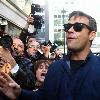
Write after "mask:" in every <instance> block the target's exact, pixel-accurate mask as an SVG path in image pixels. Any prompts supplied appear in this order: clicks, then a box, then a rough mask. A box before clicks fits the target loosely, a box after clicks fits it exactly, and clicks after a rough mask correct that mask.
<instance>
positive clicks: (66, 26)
mask: <svg viewBox="0 0 100 100" xmlns="http://www.w3.org/2000/svg"><path fill="white" fill-rule="evenodd" d="M63 26H64V31H65V32H67V31H68V30H69V29H70V28H71V27H72V26H73V29H74V30H75V31H76V32H81V31H82V29H83V28H85V27H86V28H88V29H89V30H91V31H92V29H91V28H90V27H89V26H88V25H86V24H84V23H74V24H71V23H68V24H64V25H63Z"/></svg>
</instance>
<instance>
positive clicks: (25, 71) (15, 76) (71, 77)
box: [0, 11, 100, 100]
mask: <svg viewBox="0 0 100 100" xmlns="http://www.w3.org/2000/svg"><path fill="white" fill-rule="evenodd" d="M32 21H33V19H32V18H28V25H29V24H30V23H31V22H32ZM28 25H26V26H28ZM64 31H65V32H66V44H67V50H68V53H67V55H65V56H62V55H61V52H60V50H59V49H58V48H56V49H55V50H54V51H53V52H51V42H50V41H48V42H44V43H41V44H40V43H39V42H38V41H37V39H36V38H35V37H33V36H31V35H29V36H28V37H27V34H28V32H27V28H26V29H23V30H22V33H21V35H20V37H19V38H13V39H12V42H11V43H10V44H12V45H11V48H10V49H9V48H8V47H5V46H4V45H2V44H1V46H0V91H1V92H0V100H9V99H10V100H100V57H99V56H97V55H94V54H93V53H92V52H91V45H92V41H93V40H94V38H95V37H96V31H97V23H96V20H95V19H94V18H92V17H91V16H90V15H88V14H86V13H84V12H82V11H73V12H72V13H70V14H69V19H68V23H67V24H64ZM1 38H2V37H1ZM5 63H6V65H5ZM7 64H8V65H9V67H5V66H7ZM5 68H6V69H5ZM6 70H7V71H6Z"/></svg>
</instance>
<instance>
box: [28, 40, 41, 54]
mask: <svg viewBox="0 0 100 100" xmlns="http://www.w3.org/2000/svg"><path fill="white" fill-rule="evenodd" d="M39 49H40V44H39V43H38V42H37V41H32V42H31V43H30V44H28V49H27V52H28V54H29V55H35V54H36V52H37V51H38V50H39Z"/></svg>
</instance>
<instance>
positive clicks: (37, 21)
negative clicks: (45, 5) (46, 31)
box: [31, 4, 44, 29]
mask: <svg viewBox="0 0 100 100" xmlns="http://www.w3.org/2000/svg"><path fill="white" fill-rule="evenodd" d="M41 11H42V8H40V5H38V4H32V5H31V14H32V17H33V18H34V22H33V25H34V28H36V29H41V27H42V24H43V23H44V20H43V18H42V16H41V15H36V14H35V13H36V12H41Z"/></svg>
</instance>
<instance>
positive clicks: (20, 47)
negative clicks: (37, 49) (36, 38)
mask: <svg viewBox="0 0 100 100" xmlns="http://www.w3.org/2000/svg"><path fill="white" fill-rule="evenodd" d="M12 50H13V52H14V53H16V54H17V55H18V56H21V55H23V54H24V44H23V43H22V41H21V40H20V39H18V38H15V39H13V46H12Z"/></svg>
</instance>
